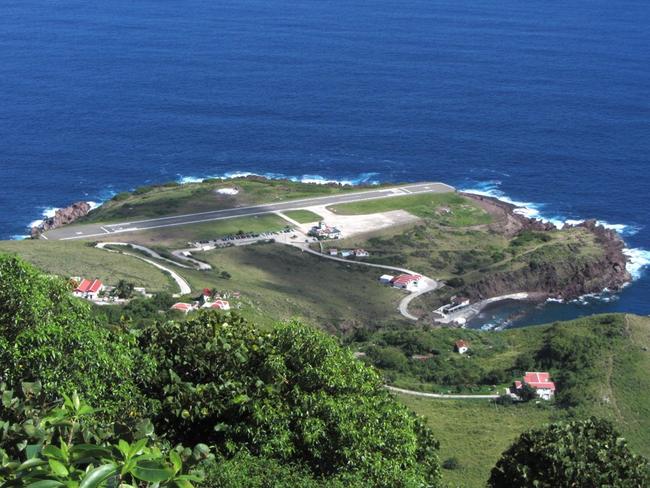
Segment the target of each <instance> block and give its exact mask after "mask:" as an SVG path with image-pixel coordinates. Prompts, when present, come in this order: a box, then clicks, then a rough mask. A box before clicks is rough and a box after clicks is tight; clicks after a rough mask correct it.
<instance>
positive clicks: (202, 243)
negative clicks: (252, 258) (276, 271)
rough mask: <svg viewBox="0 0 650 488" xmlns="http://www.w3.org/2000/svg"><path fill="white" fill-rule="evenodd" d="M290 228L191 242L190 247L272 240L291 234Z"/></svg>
mask: <svg viewBox="0 0 650 488" xmlns="http://www.w3.org/2000/svg"><path fill="white" fill-rule="evenodd" d="M293 230H294V229H293V228H292V227H286V228H285V229H284V230H281V231H278V232H262V233H256V232H249V233H242V234H232V235H228V236H224V237H221V238H219V239H213V240H209V241H197V242H191V243H190V245H191V246H193V247H205V246H215V247H223V246H224V244H225V245H234V244H235V242H237V241H242V240H247V239H260V240H262V239H274V238H275V236H278V235H280V234H289V233H291V232H293Z"/></svg>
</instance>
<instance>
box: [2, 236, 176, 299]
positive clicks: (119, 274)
mask: <svg viewBox="0 0 650 488" xmlns="http://www.w3.org/2000/svg"><path fill="white" fill-rule="evenodd" d="M0 252H7V253H10V254H17V255H18V256H20V257H22V258H23V259H25V260H26V261H29V262H30V263H32V264H34V265H35V266H37V267H38V268H40V269H42V270H43V271H45V272H46V273H51V274H56V275H59V276H62V277H65V278H69V277H70V276H81V277H86V278H99V279H101V280H102V281H103V282H104V283H106V284H108V285H115V284H117V282H118V281H119V280H126V281H128V282H130V283H133V284H135V286H144V287H146V288H147V290H148V291H152V292H157V291H167V292H170V293H176V291H177V287H176V285H175V283H173V282H172V280H171V278H170V277H169V276H167V275H166V274H165V273H164V272H162V271H160V270H158V269H156V268H154V267H153V266H151V265H150V264H147V263H145V262H143V261H141V260H139V259H137V258H134V257H129V256H124V255H120V254H113V253H109V252H107V251H103V250H101V249H97V248H95V247H92V244H90V243H88V242H62V241H59V242H57V241H45V240H39V241H32V240H27V241H0Z"/></svg>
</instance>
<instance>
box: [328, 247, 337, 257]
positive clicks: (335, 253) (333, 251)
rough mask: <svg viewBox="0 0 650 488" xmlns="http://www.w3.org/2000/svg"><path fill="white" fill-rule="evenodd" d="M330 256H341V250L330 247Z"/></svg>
mask: <svg viewBox="0 0 650 488" xmlns="http://www.w3.org/2000/svg"><path fill="white" fill-rule="evenodd" d="M329 255H330V256H338V255H339V250H338V249H336V248H335V247H330V249H329Z"/></svg>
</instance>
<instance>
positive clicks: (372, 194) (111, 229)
mask: <svg viewBox="0 0 650 488" xmlns="http://www.w3.org/2000/svg"><path fill="white" fill-rule="evenodd" d="M436 185H438V186H441V187H443V188H444V187H446V188H449V191H455V189H454V188H453V187H451V186H449V185H446V184H444V183H436ZM432 186H433V185H429V186H428V187H424V186H422V185H421V184H418V185H409V186H405V187H397V188H386V189H381V190H370V191H367V192H357V193H351V194H348V195H345V194H344V195H326V196H323V197H315V198H304V199H300V200H289V201H286V202H278V203H272V204H260V205H252V206H248V207H239V208H232V209H223V210H210V211H207V212H198V213H193V214H185V215H171V216H169V217H159V218H155V219H147V220H138V221H133V222H124V223H117V224H104V226H101V227H99V229H101V230H102V231H103V232H104V233H102V234H84V235H77V236H70V237H63V238H61V239H59V240H62V241H66V240H72V239H82V238H89V237H98V236H104V235H106V234H107V233H108V234H117V233H122V232H134V231H138V230H147V229H159V228H164V227H175V226H182V225H189V224H197V223H202V222H214V221H216V220H226V219H233V218H238V217H248V216H255V215H263V214H269V213H275V212H286V211H290V210H297V209H304V208H310V207H313V206H317V205H318V203H317V202H316V201H318V200H323V199H331V198H333V197H341V198H343V199H345V200H344V201H339V202H332V203H328V204H326V206H335V205H342V204H346V203H354V202H358V201H364V200H378V199H382V198H390V197H395V196H399V195H408V194H418V193H429V192H432V191H436V190H434V189H432ZM408 188H413V190H409V189H408ZM436 193H437V191H436ZM441 193H444V190H443V191H441ZM350 197H352V198H353V199H352V200H347V199H348V198H350ZM304 202H308V204H307V205H300V204H301V203H304ZM312 202H313V203H312ZM277 205H287V206H286V207H285V208H282V209H280V210H277V209H275V208H273V207H275V206H277ZM250 209H258V211H256V212H249V213H246V212H245V211H246V210H250ZM233 211H236V212H238V213H236V214H234V215H219V214H220V213H227V212H233ZM240 211H244V213H239V212H240ZM210 214H212V216H211V217H208V218H204V219H196V220H180V221H173V220H178V219H186V218H188V217H196V216H201V215H210ZM214 214H217V215H214ZM165 220H167V221H169V220H172V222H169V223H165V224H162V223H161V224H159V225H145V226H144V227H127V228H124V226H130V225H133V224H138V223H140V224H143V223H144V224H146V223H148V222H160V221H165ZM107 228H108V229H107Z"/></svg>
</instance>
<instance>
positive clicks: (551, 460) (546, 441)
mask: <svg viewBox="0 0 650 488" xmlns="http://www.w3.org/2000/svg"><path fill="white" fill-rule="evenodd" d="M649 484H650V471H649V468H648V462H647V460H645V459H643V458H642V457H640V456H635V455H634V454H632V453H631V452H630V450H629V448H628V447H627V443H626V442H625V439H623V438H621V437H619V435H618V433H617V432H615V431H614V429H613V428H612V425H611V424H610V423H609V422H607V421H604V420H599V419H596V418H590V419H588V420H583V421H573V422H560V423H556V424H551V425H550V426H548V427H547V428H546V429H543V430H531V431H529V432H526V433H524V434H522V435H521V437H520V438H519V439H518V440H517V441H516V442H515V443H514V444H513V445H512V446H511V447H510V448H509V449H508V450H507V451H505V452H504V453H503V456H502V457H501V459H500V460H499V462H498V463H497V465H496V466H495V468H494V469H493V470H492V474H491V476H490V480H489V482H488V486H490V487H493V488H502V487H503V488H506V487H508V488H509V487H512V486H517V487H522V488H525V487H536V488H545V487H548V488H556V487H562V486H571V487H575V488H592V487H595V486H610V487H630V488H633V487H641V486H648V485H649Z"/></svg>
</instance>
